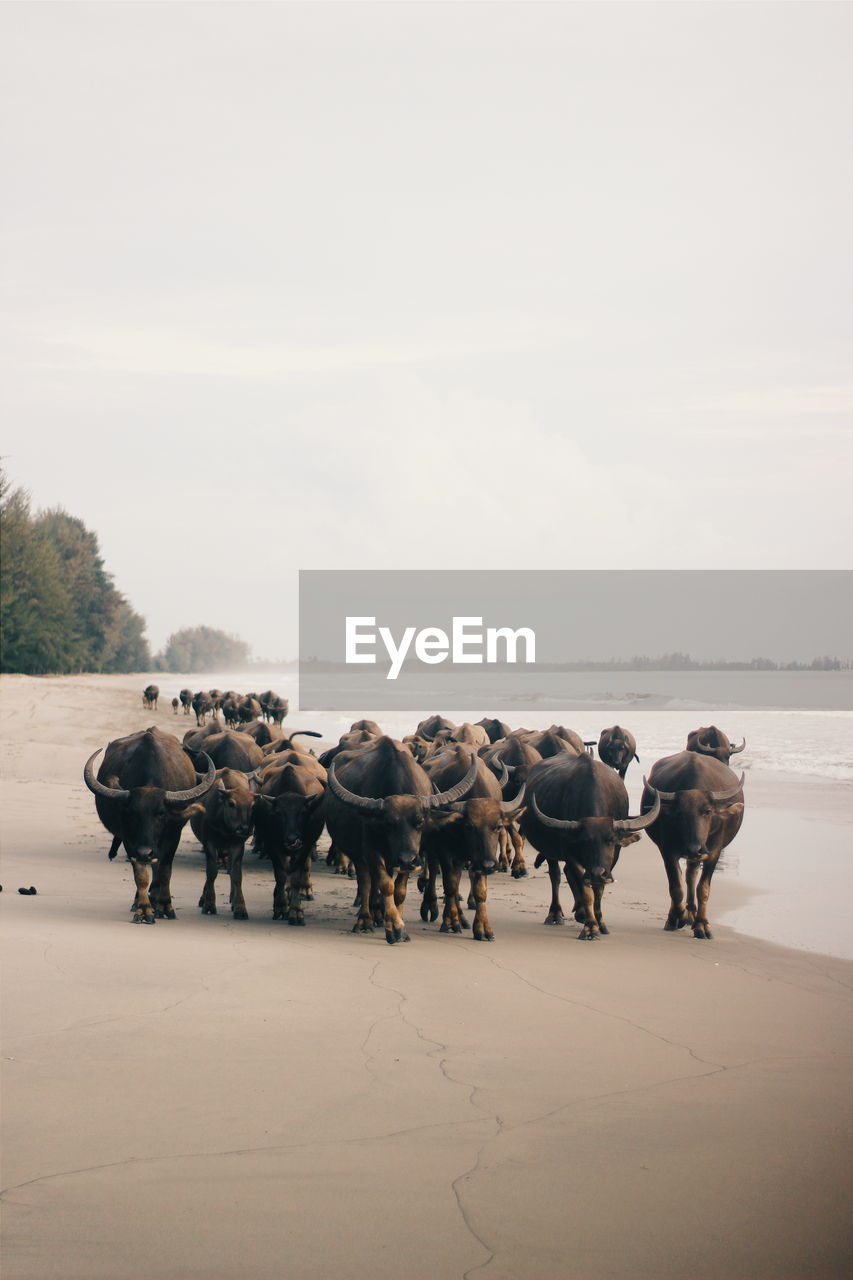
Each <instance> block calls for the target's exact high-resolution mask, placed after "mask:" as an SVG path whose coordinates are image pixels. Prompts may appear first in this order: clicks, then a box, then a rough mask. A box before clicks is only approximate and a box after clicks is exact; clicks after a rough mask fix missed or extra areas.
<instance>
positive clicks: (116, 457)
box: [0, 0, 853, 661]
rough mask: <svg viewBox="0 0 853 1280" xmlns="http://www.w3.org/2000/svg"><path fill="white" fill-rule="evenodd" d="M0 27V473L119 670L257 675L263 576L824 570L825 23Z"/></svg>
mask: <svg viewBox="0 0 853 1280" xmlns="http://www.w3.org/2000/svg"><path fill="white" fill-rule="evenodd" d="M0 29H1V30H2V33H3V41H2V53H0V58H2V70H3V90H2V94H3V100H4V105H5V110H4V112H3V122H2V125H0V131H1V132H0V136H2V156H3V165H4V173H5V174H6V179H7V181H6V188H7V195H6V199H5V201H4V206H3V209H2V210H0V226H2V228H3V243H4V273H5V282H6V290H5V306H4V308H3V314H2V333H3V341H2V346H3V352H4V373H5V377H4V390H3V408H4V421H5V427H4V432H3V439H2V444H0V453H2V454H3V456H4V460H5V466H6V468H7V471H8V474H9V478H10V480H11V483H12V484H13V485H15V486H21V487H24V488H26V489H28V490H29V491H30V493H31V495H32V500H33V503H34V505H35V506H36V507H40V508H47V507H52V506H55V505H61V506H63V507H64V508H65V509H66V510H67V511H69V512H70V513H71V514H72V515H75V516H78V517H79V518H80V519H82V520H83V521H84V522H85V524H86V525H87V526H88V527H89V528H91V529H93V530H94V531H95V532H96V533H97V534H98V537H99V539H100V545H101V551H102V554H103V557H104V560H105V563H106V567H107V569H108V570H109V572H110V573H111V574H112V575H113V576H114V579H115V582H116V585H117V587H118V589H119V590H120V591H122V592H123V593H124V594H125V595H126V596H127V598H128V599H129V601H130V603H131V604H132V606H133V607H134V608H135V609H136V610H137V611H138V612H139V613H140V614H142V615H143V616H144V617H145V618H146V620H147V623H148V636H149V640H150V643H151V648H152V652H154V651H157V650H159V649H160V648H162V646H163V644H164V643H165V641H166V638H167V636H168V635H169V634H170V633H171V632H174V631H176V630H178V629H180V628H181V627H184V626H194V625H201V624H205V625H209V626H212V627H216V628H219V629H221V630H224V631H227V632H229V633H233V634H236V635H238V636H240V637H241V638H243V639H245V640H246V641H247V642H248V643H249V645H250V647H251V650H252V652H253V654H254V655H255V656H256V657H259V658H262V659H267V660H270V661H275V660H277V659H292V658H295V657H296V650H297V616H296V615H297V571H298V570H299V569H331V568H335V569H356V568H381V569H445V570H447V569H454V568H477V569H497V568H501V569H519V570H521V569H531V570H536V569H557V568H578V569H598V570H601V569H621V570H626V569H644V568H651V569H681V570H685V569H736V568H743V569H847V568H850V567H851V554H850V552H851V546H853V517H851V503H850V500H849V476H850V474H851V462H853V449H851V429H850V423H851V408H853V379H851V371H850V339H851V329H853V324H851V298H853V287H851V286H853V280H851V254H850V247H849V227H850V225H851V224H853V200H851V195H853V174H851V170H850V166H849V165H847V164H845V163H844V162H843V156H844V155H845V154H847V152H848V151H849V126H850V120H851V118H853V77H851V76H850V74H849V60H850V48H851V37H853V10H852V9H851V6H849V5H836V4H831V3H821V2H820V0H816V2H815V3H811V2H810V3H775V2H773V0H771V2H770V3H762V4H758V3H749V2H747V3H741V4H739V5H736V6H734V5H728V4H721V3H696V4H689V5H671V4H659V3H643V2H642V0H640V2H639V3H633V4H620V3H613V4H607V5H601V4H597V3H590V4H588V3H578V4H570V3H566V4H559V3H556V4H527V3H525V4H523V5H522V4H517V3H512V2H510V3H488V2H486V3H466V2H464V0H461V2H458V3H455V4H454V5H452V6H451V5H439V4H434V3H410V4H405V5H403V4H401V5H388V4H380V3H376V4H374V3H362V2H361V0H355V2H353V3H348V4H343V3H327V4H311V3H298V4H297V3H271V4H264V5H246V4H233V3H222V4H216V5H213V4H204V3H201V4H192V3H183V2H181V0H177V2H175V3H170V4H169V5H150V4H147V3H125V4H121V5H113V4H106V3H75V0H71V2H70V3H65V4H58V3H44V4H39V5H32V4H26V3H7V4H6V5H4V6H2V7H0ZM735 621H736V620H735ZM847 649H848V651H849V644H848V646H847ZM694 656H708V655H694ZM721 656H722V655H721ZM738 656H740V655H738ZM750 656H753V655H750ZM755 656H759V655H755ZM762 656H763V655H762ZM768 656H771V657H772V656H773V655H768ZM814 656H817V654H816V653H806V654H803V655H802V657H803V658H804V659H805V660H810V659H811V658H812V657H814ZM839 656H846V654H845V655H839Z"/></svg>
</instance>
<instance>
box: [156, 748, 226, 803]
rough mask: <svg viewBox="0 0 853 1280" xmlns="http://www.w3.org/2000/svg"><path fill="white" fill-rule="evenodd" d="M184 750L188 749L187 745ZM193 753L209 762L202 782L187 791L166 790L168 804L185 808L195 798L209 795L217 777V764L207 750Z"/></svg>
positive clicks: (165, 797)
mask: <svg viewBox="0 0 853 1280" xmlns="http://www.w3.org/2000/svg"><path fill="white" fill-rule="evenodd" d="M184 750H185V751H186V747H185V748H184ZM193 754H197V755H198V758H199V760H200V761H202V762H204V761H207V764H206V765H205V769H206V772H205V775H204V777H203V778H202V780H201V782H199V783H197V784H196V786H194V787H190V788H189V789H188V790H187V791H166V792H165V793H164V796H163V799H164V800H165V802H166V804H167V805H170V806H171V807H173V808H183V806H184V805H185V804H192V802H193V800H200V799H201V797H202V796H204V795H207V793H208V791H209V790H210V788H211V787H212V786H213V783H214V780H215V778H216V765H215V764H214V763H213V761H212V760H211V758H210V756H209V755H208V754H207V752H206V751H199V752H194V753H193ZM187 755H190V752H189V751H187ZM193 763H195V761H193Z"/></svg>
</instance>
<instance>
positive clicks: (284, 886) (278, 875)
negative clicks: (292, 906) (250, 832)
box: [269, 849, 290, 920]
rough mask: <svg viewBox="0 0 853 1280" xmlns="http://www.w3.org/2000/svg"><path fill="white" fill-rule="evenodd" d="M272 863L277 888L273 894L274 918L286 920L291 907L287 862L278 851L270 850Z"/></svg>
mask: <svg viewBox="0 0 853 1280" xmlns="http://www.w3.org/2000/svg"><path fill="white" fill-rule="evenodd" d="M269 855H270V861H271V862H272V869H273V875H274V876H275V888H274V889H273V892H272V918H273V920H286V919H287V910H288V905H289V901H288V900H289V898H290V894H289V893H288V883H287V867H286V865H285V861H284V859H283V858H282V856H281V852H280V851H279V850H278V849H270V851H269Z"/></svg>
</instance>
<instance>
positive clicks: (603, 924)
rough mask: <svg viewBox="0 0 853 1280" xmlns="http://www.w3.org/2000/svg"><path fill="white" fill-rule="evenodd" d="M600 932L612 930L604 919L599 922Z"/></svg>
mask: <svg viewBox="0 0 853 1280" xmlns="http://www.w3.org/2000/svg"><path fill="white" fill-rule="evenodd" d="M598 932H599V933H609V932H610V930H609V929H608V927H607V925H606V924H605V923H604V921H603V920H599V922H598Z"/></svg>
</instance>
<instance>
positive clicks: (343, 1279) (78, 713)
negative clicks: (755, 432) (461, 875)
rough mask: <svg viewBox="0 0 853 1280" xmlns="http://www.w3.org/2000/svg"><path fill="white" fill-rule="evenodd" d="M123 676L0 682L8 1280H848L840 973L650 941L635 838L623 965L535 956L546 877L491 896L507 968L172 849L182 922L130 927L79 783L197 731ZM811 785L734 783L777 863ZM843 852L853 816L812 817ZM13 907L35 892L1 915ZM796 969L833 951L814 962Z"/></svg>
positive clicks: (601, 950) (791, 960) (817, 889)
mask: <svg viewBox="0 0 853 1280" xmlns="http://www.w3.org/2000/svg"><path fill="white" fill-rule="evenodd" d="M143 683H144V681H142V680H140V678H139V677H132V676H123V677H118V676H117V677H97V676H89V677H63V678H46V679H33V678H27V677H5V676H4V677H3V678H2V680H0V716H2V721H1V723H2V728H1V729H0V747H2V756H0V763H2V874H0V881H2V885H3V892H2V896H0V906H2V913H3V931H2V932H3V943H2V946H3V976H2V1058H3V1062H2V1067H3V1073H2V1074H3V1109H2V1163H3V1176H2V1185H3V1195H2V1201H3V1276H4V1280H279V1278H280V1277H287V1278H288V1280H366V1278H367V1277H377V1278H379V1280H382V1278H383V1277H386V1276H387V1277H394V1280H457V1278H459V1280H461V1278H462V1277H474V1276H482V1277H484V1280H485V1278H486V1277H487V1278H488V1280H550V1278H556V1277H561V1278H562V1277H565V1278H567V1280H574V1278H577V1280H616V1278H620V1277H637V1278H640V1277H643V1278H649V1280H651V1278H652V1277H656V1278H660V1280H666V1278H668V1277H672V1278H673V1280H675V1278H680V1277H688V1276H689V1277H691V1280H697V1278H704V1277H707V1278H709V1280H710V1278H714V1280H724V1278H725V1280H738V1278H740V1277H744V1278H745V1277H754V1278H756V1280H770V1278H775V1277H791V1278H792V1280H793V1278H794V1277H806V1276H807V1277H815V1278H818V1277H823V1278H825V1280H829V1278H830V1277H841V1276H844V1275H848V1274H850V1270H851V1265H853V1256H851V1253H853V1250H851V1246H850V1240H849V1231H848V1210H849V1203H850V1191H851V1177H850V1174H851V1159H850V1150H851V1143H850V1119H851V1114H850V1113H851V1107H850V1092H851V1091H850V1080H851V1078H853V1076H851V1067H852V1066H853V1062H852V1061H851V1059H853V1052H851V1050H853V1037H851V1017H850V1004H851V997H850V993H851V986H853V964H851V963H850V962H848V961H846V960H844V959H837V958H832V957H829V956H825V955H822V954H820V952H819V950H818V951H814V952H807V951H802V950H792V949H786V948H784V947H781V946H776V945H772V944H770V943H766V942H762V941H756V940H754V939H752V938H749V937H747V936H745V935H743V934H741V933H738V932H735V931H734V930H733V929H731V928H728V927H726V926H725V925H720V924H719V923H718V922H719V920H720V918H721V917H722V916H724V915H726V914H727V913H730V912H736V911H738V910H739V909H742V908H744V907H745V906H747V905H748V903H747V899H746V896H745V894H744V890H743V888H742V887H741V886H739V885H738V883H737V882H735V881H734V880H730V879H727V878H726V877H725V876H724V875H720V876H718V877H717V879H716V880H715V882H714V888H713V892H712V895H711V910H710V915H711V919H712V922H714V924H715V926H716V927H715V939H714V941H713V942H702V943H700V942H697V941H695V940H694V939H693V938H692V937H690V936H688V935H687V934H686V933H679V934H674V935H673V934H667V933H665V932H664V931H663V929H662V925H663V921H664V918H665V914H666V906H667V896H666V887H665V878H664V874H663V869H662V865H661V860H660V856H659V854H658V852H657V850H656V848H655V847H654V846H653V845H652V844H651V843H650V841H648V840H647V839H646V838H645V837H643V838H642V840H641V841H640V842H639V843H638V844H637V845H635V846H633V847H632V848H629V849H627V850H626V851H625V853H624V854H623V857H622V860H621V861H620V865H619V868H618V881H617V883H616V884H615V885H613V886H612V887H611V888H610V889H609V890H608V893H607V897H606V899H605V907H606V916H607V921H608V924H609V926H610V930H611V932H610V935H609V937H607V938H603V939H600V940H599V941H597V942H595V943H594V944H593V945H579V944H578V942H577V941H576V938H577V932H578V931H577V929H576V927H575V926H574V925H566V926H564V927H563V928H560V929H556V928H545V927H543V923H542V922H543V920H544V917H545V913H546V909H547V902H548V897H549V889H548V880H547V876H546V874H545V873H544V870H543V871H539V872H535V873H532V874H531V875H530V877H529V878H528V879H526V880H520V881H513V880H512V879H511V878H509V877H507V876H495V877H493V879H492V882H491V884H490V891H489V913H490V916H491V919H492V923H493V925H494V928H495V933H496V939H495V941H494V942H493V943H491V944H486V943H475V942H474V941H473V940H472V938H471V937H470V934H469V935H468V936H463V937H456V936H449V935H441V934H440V933H439V932H438V926H437V925H425V924H422V922H421V921H420V919H419V916H418V909H417V906H418V895H417V894H416V892H415V891H414V890H412V891H410V896H409V900H408V903H407V912H406V916H407V922H408V926H409V932H410V934H411V938H412V941H411V943H410V945H407V946H396V947H389V946H387V945H386V943H385V941H384V937H383V936H382V935H381V933H377V935H376V936H374V937H369V938H365V937H355V936H354V935H353V934H352V933H351V927H352V923H353V912H352V908H351V903H352V898H353V892H354V889H353V884H352V882H350V881H348V880H346V879H343V878H341V877H336V876H334V875H333V874H331V872H330V871H328V870H327V869H326V867H325V865H324V864H323V863H322V862H320V863H317V864H316V865H315V874H314V882H315V900H314V902H313V903H309V904H307V905H306V921H307V923H306V927H305V928H303V929H297V928H289V927H288V926H287V924H285V923H283V922H279V921H275V922H274V921H273V920H272V918H271V917H272V911H271V902H272V887H271V886H272V877H271V873H270V871H269V869H268V866H267V864H265V863H263V862H260V861H259V860H258V859H256V858H255V857H254V856H253V855H252V854H250V853H247V856H246V872H245V877H244V890H245V895H246V901H247V906H248V910H249V916H250V918H249V920H248V921H235V920H233V919H232V917H231V914H230V911H229V909H228V902H227V887H226V882H225V880H224V878H223V877H221V876H220V879H219V880H218V882H217V889H218V900H219V914H218V915H216V916H202V915H201V913H200V912H199V910H198V907H197V900H198V895H199V893H200V891H201V885H202V881H203V857H202V854H201V850H200V847H199V845H198V843H197V842H196V841H195V839H194V838H193V837H192V834H191V833H190V831H189V828H188V827H187V828H186V829H185V832H184V836H183V838H182V842H181V846H180V848H179V850H178V854H177V856H176V859H175V872H174V875H173V880H172V893H173V897H174V901H175V906H176V910H177V919H176V920H174V921H165V920H164V921H158V922H157V924H156V925H155V926H154V927H153V928H145V927H142V928H138V927H133V926H132V925H131V923H130V915H129V911H128V908H129V906H130V903H131V899H132V896H133V878H132V875H131V871H130V867H129V865H128V864H127V863H126V862H125V861H123V859H122V857H121V856H120V857H119V858H117V859H116V861H115V862H114V863H109V862H108V861H107V856H106V855H107V849H108V846H109V838H108V836H107V833H106V832H105V831H104V829H103V828H102V827H101V825H100V823H99V822H98V819H97V815H96V812H95V806H94V800H93V797H92V796H91V795H90V793H89V792H88V791H87V790H86V788H85V786H84V784H83V781H82V768H83V763H84V761H85V759H86V757H87V756H88V755H89V754H90V753H91V751H93V750H94V749H95V748H96V747H98V746H104V745H105V744H106V742H107V741H108V740H109V739H110V738H115V737H120V736H123V735H124V734H127V733H130V732H133V731H134V730H136V729H138V728H144V727H146V726H147V725H148V724H151V723H156V724H158V725H159V726H160V727H161V728H163V729H171V730H172V731H174V732H176V733H178V735H179V736H180V735H181V734H183V732H184V731H185V729H186V728H187V725H188V722H187V721H185V720H184V719H183V718H182V717H179V718H178V719H175V718H174V717H173V715H172V712H171V708H170V707H169V706H168V704H164V701H163V700H161V703H160V707H159V709H158V710H157V711H156V712H151V711H144V710H143V708H142V706H141V698H140V693H141V688H142V684H143ZM828 794H829V791H828V790H827V788H826V787H823V788H822V787H820V786H819V785H818V784H817V783H815V785H814V786H813V787H812V786H811V785H810V784H809V783H808V782H804V783H801V784H799V785H798V787H797V788H796V789H794V790H792V791H789V793H788V801H787V803H788V805H789V806H795V808H796V813H797V816H798V823H799V825H797V826H796V828H795V832H796V834H793V835H792V834H790V825H789V824H786V823H785V822H783V821H781V820H780V819H779V817H778V814H777V813H776V812H775V811H774V807H773V806H774V804H775V803H776V801H777V800H778V786H777V787H776V788H775V789H774V785H773V783H772V780H770V781H766V782H764V783H762V780H761V779H760V778H758V777H755V776H751V778H750V791H749V801H750V803H751V804H753V805H754V806H755V809H756V812H757V813H758V814H759V815H760V818H759V821H761V822H763V823H764V824H765V825H764V826H763V827H761V828H760V829H761V830H766V831H767V833H768V840H770V839H771V837H772V840H773V841H779V842H782V843H784V841H785V840H789V841H790V840H793V839H797V840H799V839H800V832H801V828H802V825H803V823H805V822H808V821H809V820H813V822H814V823H815V824H817V825H816V826H815V827H814V828H812V829H814V830H816V831H817V832H818V834H817V836H816V838H815V841H814V844H813V845H811V846H809V847H802V849H801V853H802V856H804V857H810V858H814V864H815V880H814V895H815V897H817V896H818V895H822V894H824V895H827V897H829V898H832V897H833V896H834V889H833V884H832V883H828V882H827V881H826V880H825V879H824V878H823V877H822V875H821V863H820V856H819V852H820V851H819V838H820V837H819V824H820V822H821V821H822V820H823V815H824V814H825V806H824V799H825V797H826V796H827V795H828ZM832 818H833V822H834V827H833V830H835V829H836V828H837V827H838V825H839V823H840V822H841V820H842V818H841V815H840V813H836V812H833V814H832ZM30 885H33V886H35V887H36V889H37V893H36V894H35V895H33V896H30V895H26V896H24V895H20V894H19V893H18V892H17V890H18V888H19V887H27V888H28V887H29V886H30ZM815 945H816V946H817V947H819V939H817V940H816V943H815Z"/></svg>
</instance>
